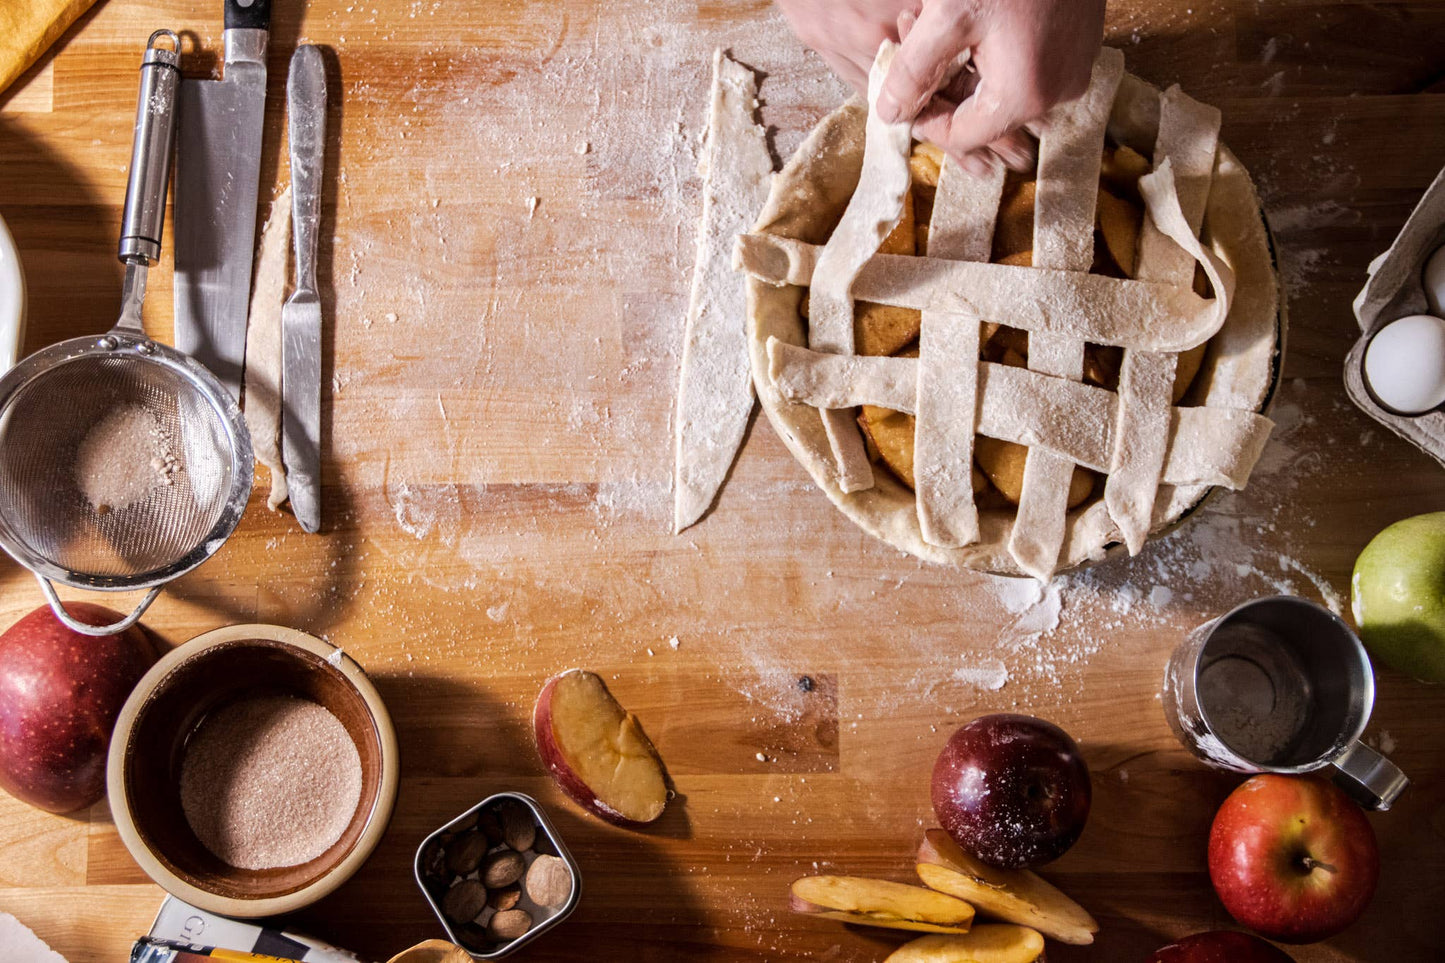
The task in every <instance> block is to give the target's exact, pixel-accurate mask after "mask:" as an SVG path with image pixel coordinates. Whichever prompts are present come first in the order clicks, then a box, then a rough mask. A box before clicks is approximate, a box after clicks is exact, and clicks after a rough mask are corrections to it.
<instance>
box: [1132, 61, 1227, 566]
mask: <svg viewBox="0 0 1445 963" xmlns="http://www.w3.org/2000/svg"><path fill="white" fill-rule="evenodd" d="M1219 124H1220V114H1219V111H1218V109H1216V108H1214V107H1210V106H1207V105H1205V104H1201V103H1199V102H1198V101H1196V100H1193V99H1191V98H1190V97H1187V96H1185V94H1184V93H1183V92H1182V91H1181V90H1180V89H1179V88H1178V87H1177V86H1174V87H1170V88H1169V89H1168V90H1167V91H1165V92H1164V94H1163V96H1162V97H1161V98H1160V101H1159V136H1158V139H1157V140H1156V142H1155V145H1154V167H1155V169H1156V170H1157V169H1159V168H1160V167H1161V166H1163V165H1164V164H1165V163H1166V162H1167V163H1168V164H1169V165H1170V166H1171V167H1172V169H1173V171H1174V187H1175V191H1176V195H1177V198H1178V202H1179V209H1180V211H1181V213H1182V214H1183V216H1184V220H1185V221H1186V222H1187V224H1188V226H1189V229H1190V233H1191V235H1192V236H1196V237H1197V236H1198V234H1199V229H1200V226H1201V225H1202V224H1203V221H1204V209H1205V206H1206V205H1207V204H1208V202H1209V186H1210V179H1211V177H1212V176H1213V174H1214V154H1215V149H1216V148H1217V146H1218V144H1219ZM1137 263H1138V267H1137V268H1136V270H1135V274H1136V276H1137V277H1138V278H1139V279H1140V280H1142V281H1160V282H1163V283H1165V284H1177V285H1180V286H1185V285H1192V284H1193V282H1194V270H1195V268H1194V265H1195V258H1194V256H1193V255H1192V254H1190V253H1189V252H1188V251H1186V250H1185V249H1184V248H1183V247H1181V246H1180V245H1178V244H1176V243H1175V242H1174V241H1173V240H1172V239H1170V238H1169V237H1168V236H1167V235H1165V234H1164V233H1163V232H1162V231H1161V230H1159V228H1158V226H1157V225H1156V224H1155V223H1154V221H1153V219H1152V218H1145V219H1144V225H1143V230H1142V232H1141V234H1140V236H1139V252H1138V258H1137ZM1177 364H1178V361H1177V356H1176V355H1173V354H1166V353H1160V352H1155V351H1138V350H1126V351H1125V352H1124V360H1123V365H1122V368H1121V370H1120V376H1119V409H1118V418H1119V425H1118V428H1117V430H1116V431H1115V432H1114V437H1115V438H1116V439H1118V443H1117V447H1116V449H1115V451H1114V457H1113V459H1112V463H1111V464H1110V466H1109V478H1108V480H1107V481H1106V482H1105V483H1104V504H1105V505H1106V506H1107V508H1108V510H1109V517H1110V518H1111V519H1113V521H1114V524H1115V525H1117V526H1118V528H1119V532H1120V534H1122V535H1123V537H1124V544H1125V545H1127V546H1128V547H1129V554H1131V555H1137V554H1138V553H1139V550H1140V549H1142V548H1143V547H1144V541H1145V539H1147V538H1148V537H1149V529H1150V527H1151V526H1152V523H1153V516H1154V499H1155V496H1156V495H1157V493H1158V491H1159V477H1160V475H1161V473H1162V472H1163V471H1164V455H1165V451H1166V449H1167V447H1168V444H1169V410H1170V408H1171V406H1172V403H1173V394H1174V376H1175V371H1176V367H1177Z"/></svg>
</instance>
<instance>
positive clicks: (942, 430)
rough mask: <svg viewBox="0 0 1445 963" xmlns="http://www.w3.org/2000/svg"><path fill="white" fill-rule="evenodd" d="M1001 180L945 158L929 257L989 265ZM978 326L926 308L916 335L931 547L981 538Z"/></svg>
mask: <svg viewBox="0 0 1445 963" xmlns="http://www.w3.org/2000/svg"><path fill="white" fill-rule="evenodd" d="M1003 182H1004V171H1003V167H1001V166H995V167H994V168H993V171H992V173H990V174H989V175H987V176H984V177H975V176H973V175H971V174H966V173H964V171H963V169H962V168H960V167H959V166H958V164H957V163H955V162H954V160H953V159H952V158H948V159H946V160H945V161H944V162H943V171H942V173H941V174H940V176H939V179H938V192H937V195H936V197H935V199H934V202H933V217H932V220H931V224H932V225H933V226H932V228H931V230H930V231H929V234H928V256H929V257H946V258H951V259H953V260H956V261H987V260H988V257H989V251H990V248H991V247H992V245H993V228H994V222H995V220H997V217H998V206H999V199H1000V198H1001V197H1002V196H1003ZM979 324H980V319H979V318H978V317H975V316H971V315H961V316H960V315H950V314H947V313H945V312H942V311H925V312H924V313H923V320H922V328H921V330H920V331H919V338H918V405H917V409H918V410H917V414H918V417H917V419H916V421H915V422H914V430H913V478H914V485H913V489H914V492H915V494H916V496H917V499H918V528H919V531H920V532H921V533H922V535H923V539H924V541H926V542H928V543H929V544H930V545H941V546H944V547H947V548H957V547H959V546H961V545H969V544H972V543H973V542H976V541H977V540H978V506H977V505H975V504H974V501H973V433H974V418H975V416H976V414H977V411H978V349H979Z"/></svg>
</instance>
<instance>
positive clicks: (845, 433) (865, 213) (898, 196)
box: [808, 40, 913, 492]
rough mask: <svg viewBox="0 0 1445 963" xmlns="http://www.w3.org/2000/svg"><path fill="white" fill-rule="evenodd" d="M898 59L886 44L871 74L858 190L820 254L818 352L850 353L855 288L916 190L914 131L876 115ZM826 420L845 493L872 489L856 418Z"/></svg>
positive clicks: (815, 295) (814, 295)
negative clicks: (912, 159) (912, 188)
mask: <svg viewBox="0 0 1445 963" xmlns="http://www.w3.org/2000/svg"><path fill="white" fill-rule="evenodd" d="M897 51H898V45H897V44H896V43H893V42H892V41H888V40H885V41H884V42H883V43H882V44H881V45H880V46H879V47H878V54H877V56H876V57H875V58H874V60H873V67H872V69H871V70H870V71H869V73H868V107H869V109H868V120H867V123H866V127H865V130H866V135H865V139H864V146H863V169H862V173H861V175H860V176H859V180H858V189H857V190H856V191H854V193H853V198H852V200H850V201H849V202H848V207H847V208H846V209H845V210H844V211H843V218H842V220H840V221H839V222H838V226H837V227H836V228H835V229H834V230H833V235H832V237H830V238H829V239H828V243H827V244H826V245H824V247H823V250H822V252H821V253H820V254H819V256H818V262H817V269H816V270H815V271H814V272H813V276H812V278H811V281H812V287H811V288H810V290H809V293H808V297H809V301H810V309H809V314H808V343H809V344H810V345H811V346H812V347H814V348H816V349H818V350H820V351H831V352H833V353H835V354H845V355H850V354H852V353H853V351H854V344H853V293H852V288H853V281H854V279H855V278H856V277H857V276H858V272H859V271H860V270H861V269H862V267H863V265H864V264H866V263H867V262H868V260H869V258H872V257H873V256H874V255H875V254H877V252H878V247H879V245H880V244H882V243H883V239H884V238H886V237H887V236H888V235H889V234H890V233H892V231H893V228H894V227H895V226H897V224H898V221H899V218H901V217H902V216H903V206H904V203H905V200H906V197H907V195H908V191H909V187H910V186H911V184H912V178H911V176H910V174H909V170H908V154H909V149H910V147H911V146H912V143H913V133H912V130H913V125H912V124H911V123H910V122H908V121H903V122H900V123H896V124H888V123H884V122H883V120H881V119H880V118H879V117H878V113H877V111H876V110H875V109H874V108H875V106H876V104H877V101H878V95H879V93H880V92H881V91H882V89H883V81H884V80H885V79H886V78H887V76H888V68H889V66H890V65H891V64H892V63H893V55H894V54H895V53H897ZM870 300H872V299H870ZM821 415H822V418H823V427H824V430H826V431H827V433H828V440H829V443H830V444H831V446H832V449H833V457H834V458H835V459H837V462H838V487H840V488H841V489H843V491H845V492H854V491H862V490H864V489H867V488H871V487H873V468H872V465H871V464H870V463H869V461H868V452H867V450H866V449H865V448H864V447H863V437H862V435H860V434H859V431H858V425H857V423H856V422H855V421H854V420H853V415H852V412H850V411H844V410H839V409H823V410H822V411H821Z"/></svg>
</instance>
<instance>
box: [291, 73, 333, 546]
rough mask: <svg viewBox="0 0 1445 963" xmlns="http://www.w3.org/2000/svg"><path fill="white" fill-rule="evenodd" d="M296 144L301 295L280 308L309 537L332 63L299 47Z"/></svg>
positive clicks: (300, 508) (315, 523) (295, 505)
mask: <svg viewBox="0 0 1445 963" xmlns="http://www.w3.org/2000/svg"><path fill="white" fill-rule="evenodd" d="M286 112H287V115H288V117H289V121H288V122H289V125H290V127H289V132H288V137H289V139H290V144H291V221H292V226H293V235H292V236H293V237H294V238H295V241H296V290H295V291H293V292H292V294H291V297H289V298H288V299H287V300H286V303H285V305H283V306H282V308H281V411H282V416H281V458H282V460H283V461H285V463H286V484H287V487H288V489H289V491H290V496H291V510H292V511H293V512H295V513H296V520H297V521H298V522H300V523H301V527H302V528H303V529H305V530H306V531H308V532H314V531H316V530H317V529H319V528H320V527H321V497H320V496H321V298H320V296H319V295H318V294H317V291H316V232H317V229H318V225H319V222H320V219H321V171H322V166H323V159H324V155H325V148H326V66H325V64H324V63H323V61H322V59H321V50H320V48H317V47H312V46H306V45H303V46H300V47H297V48H296V53H295V54H294V55H293V56H292V57H291V73H290V75H289V76H288V77H287V79H286Z"/></svg>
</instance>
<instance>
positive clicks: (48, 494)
mask: <svg viewBox="0 0 1445 963" xmlns="http://www.w3.org/2000/svg"><path fill="white" fill-rule="evenodd" d="M161 37H169V38H170V39H171V42H172V46H173V48H174V47H175V46H176V40H175V35H174V34H171V33H169V32H168V31H157V33H156V34H155V35H154V36H152V37H151V42H150V44H149V45H148V47H147V50H146V59H145V62H144V64H143V66H142V68H141V77H142V81H141V98H140V106H139V107H138V109H137V114H136V139H135V147H134V149H133V152H132V155H131V174H130V183H129V186H128V188H127V191H126V209H125V215H124V219H123V228H122V236H121V242H120V259H121V261H123V262H124V263H125V265H126V274H125V288H124V292H123V295H122V306H121V314H120V320H119V322H118V323H117V324H116V326H115V327H114V328H112V329H111V330H110V331H109V332H108V333H106V334H104V335H101V336H99V337H95V336H92V337H83V338H73V339H71V340H69V341H62V342H61V343H59V344H55V345H51V346H50V347H48V348H44V349H42V350H40V351H37V352H36V353H35V354H32V355H31V356H30V357H28V358H26V359H25V360H24V361H21V362H20V363H19V364H18V365H16V366H15V367H14V368H12V369H11V370H10V371H9V372H7V373H6V374H5V375H4V376H3V377H0V548H3V549H4V550H5V551H6V552H7V553H9V554H10V556H11V557H13V558H14V559H15V560H16V561H17V562H19V563H20V564H21V565H24V566H25V567H26V568H28V569H29V570H30V571H31V572H33V573H34V574H35V577H36V578H37V579H38V580H39V581H40V587H41V590H42V591H43V592H44V593H45V597H46V600H47V601H48V602H49V603H50V607H51V609H52V610H54V612H55V615H56V617H57V618H58V619H60V620H61V621H62V622H64V623H65V624H66V625H67V626H69V627H70V628H71V629H74V630H75V631H77V632H82V633H84V634H86V635H106V634H109V633H112V632H119V631H122V630H123V629H125V628H128V627H129V626H130V625H132V624H134V623H135V621H136V620H137V619H139V618H140V616H141V614H142V613H144V612H145V610H146V608H147V607H148V606H149V605H150V603H151V602H152V601H154V600H155V597H156V595H157V594H158V593H159V592H160V590H161V587H162V586H164V585H165V583H167V582H169V581H171V580H172V579H174V578H176V577H178V576H180V575H183V574H185V573H186V572H189V571H190V570H191V569H193V568H195V567H196V566H197V565H200V564H201V563H202V562H204V561H205V560H206V559H208V558H210V557H211V556H212V555H214V554H215V553H216V552H217V551H218V550H219V549H220V547H221V546H222V545H223V544H225V541H226V539H227V538H228V537H229V536H230V534H231V532H232V531H233V530H234V529H235V527H236V525H237V523H238V522H239V521H240V520H241V515H242V513H243V512H244V511H245V508H246V501H247V499H248V498H249V497H250V494H251V479H252V474H253V471H254V456H253V455H252V451H251V438H250V435H249V434H248V433H247V431H246V426H245V423H244V422H243V420H242V417H241V410H240V408H239V407H238V406H237V404H236V400H235V399H234V398H233V397H232V396H231V393H230V392H229V391H228V390H227V389H226V388H225V387H224V386H223V385H222V384H221V383H220V382H219V381H218V380H217V379H216V378H215V376H213V375H212V374H211V373H210V372H209V371H207V370H206V369H205V368H204V367H203V366H202V365H201V364H200V363H199V362H197V361H195V360H194V359H193V358H191V357H190V356H188V355H186V354H183V353H182V352H179V351H176V350H175V349H173V348H169V347H166V346H165V345H162V344H159V343H157V342H155V341H152V340H150V339H149V338H147V337H146V336H145V334H144V333H143V331H142V328H141V320H140V319H141V304H142V302H143V301H144V299H145V283H146V273H147V270H148V268H149V265H150V264H151V262H153V261H154V260H155V259H156V258H157V257H158V256H159V254H160V233H161V224H162V223H163V219H164V212H165V188H166V181H167V179H168V177H169V171H170V150H171V148H172V145H173V144H174V130H175V128H174V123H173V113H172V111H173V107H174V102H175V85H176V82H177V81H178V79H179V71H178V70H177V67H176V65H177V62H178V59H179V57H178V55H177V53H176V52H175V50H174V49H171V50H167V49H165V48H163V47H159V46H157V45H156V41H157V40H158V39H159V38H161ZM53 582H60V583H61V584H63V585H68V586H71V587H73V588H80V589H93V590H99V591H109V592H117V591H126V590H131V589H149V591H148V592H147V593H146V595H145V597H144V598H143V599H142V600H141V602H140V604H139V605H137V606H136V608H135V609H134V611H132V612H131V614H130V615H128V616H127V617H125V618H124V619H122V620H121V621H120V622H117V623H115V624H114V625H105V626H92V625H87V624H85V623H83V622H80V621H78V620H76V619H74V618H72V617H71V616H70V615H69V614H68V613H67V612H66V611H65V608H64V606H63V605H62V604H61V602H60V599H59V597H58V596H57V595H56V594H55V587H54V585H53V584H52V583H53Z"/></svg>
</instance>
